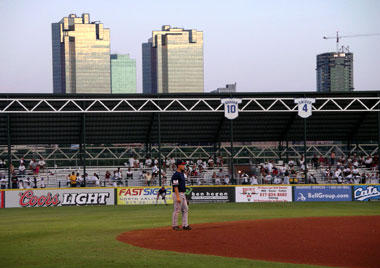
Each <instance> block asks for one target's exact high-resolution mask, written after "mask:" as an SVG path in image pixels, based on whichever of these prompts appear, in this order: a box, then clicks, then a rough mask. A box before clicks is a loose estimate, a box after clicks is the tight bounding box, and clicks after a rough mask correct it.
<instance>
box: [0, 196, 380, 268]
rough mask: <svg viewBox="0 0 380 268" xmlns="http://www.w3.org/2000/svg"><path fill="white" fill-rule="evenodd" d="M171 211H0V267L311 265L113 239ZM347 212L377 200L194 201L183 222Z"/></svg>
mask: <svg viewBox="0 0 380 268" xmlns="http://www.w3.org/2000/svg"><path fill="white" fill-rule="evenodd" d="M171 213H172V206H157V207H156V206H103V207H99V206H98V207H52V208H16V209H11V208H9V209H1V210H0V267H162V268H164V267H176V268H178V267H179V268H183V267H263V268H266V267H275V268H280V267H317V266H307V265H294V264H284V263H273V262H263V261H252V260H246V259H237V258H224V257H216V256H206V255H194V254H183V253H175V252H168V251H156V250H147V249H142V248H137V247H133V246H130V245H127V244H125V243H121V242H119V241H117V240H116V239H115V238H116V236H117V235H118V234H120V233H123V232H125V231H128V230H133V229H143V228H153V227H160V226H170V224H171V223H170V221H171ZM351 215H380V202H342V203H340V202H337V203H333V202H330V203H327V202H326V203H322V202H321V203H245V204H244V203H241V204H233V203H230V204H199V205H195V204H194V205H191V206H190V216H189V220H190V224H194V223H204V222H218V221H233V220H248V219H263V218H277V217H279V218H281V217H287V218H288V217H314V216H351ZM151 239H154V237H152V238H151ZM184 246H186V241H184ZM242 246H243V245H242ZM236 250H239V249H236Z"/></svg>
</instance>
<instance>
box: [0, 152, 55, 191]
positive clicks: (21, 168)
mask: <svg viewBox="0 0 380 268" xmlns="http://www.w3.org/2000/svg"><path fill="white" fill-rule="evenodd" d="M46 168H47V166H46V162H45V160H44V159H43V158H42V157H41V158H40V159H39V160H38V161H37V160H36V159H35V158H32V159H31V161H30V162H29V164H28V165H26V161H25V160H24V157H22V158H21V159H20V161H19V164H18V168H17V169H16V168H15V167H14V165H13V164H12V163H11V164H10V165H9V172H10V175H11V177H10V178H11V179H10V183H11V184H10V187H8V188H11V189H31V188H46V185H47V181H48V179H49V178H48V177H46V178H44V177H41V176H39V175H40V171H41V170H45V169H46ZM7 169H8V166H7V163H6V161H5V160H4V159H1V160H0V171H1V170H3V173H1V172H0V187H1V189H6V188H7V184H8V180H7V179H6V176H5V173H6V170H7Z"/></svg>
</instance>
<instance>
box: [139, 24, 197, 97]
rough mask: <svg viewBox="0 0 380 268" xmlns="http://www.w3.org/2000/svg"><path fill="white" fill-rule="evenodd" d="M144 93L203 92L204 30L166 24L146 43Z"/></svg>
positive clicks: (143, 51)
mask: <svg viewBox="0 0 380 268" xmlns="http://www.w3.org/2000/svg"><path fill="white" fill-rule="evenodd" d="M142 57H143V93H203V91H204V72H203V66H204V61H203V32H202V31H199V29H183V28H179V27H172V26H170V25H163V26H162V28H161V30H155V31H153V33H152V37H151V38H149V39H148V42H147V43H143V44H142Z"/></svg>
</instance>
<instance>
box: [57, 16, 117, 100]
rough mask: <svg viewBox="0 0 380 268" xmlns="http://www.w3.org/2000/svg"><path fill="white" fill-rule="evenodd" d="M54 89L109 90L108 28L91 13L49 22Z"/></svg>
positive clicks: (101, 91) (79, 91)
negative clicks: (93, 19) (92, 19)
mask: <svg viewBox="0 0 380 268" xmlns="http://www.w3.org/2000/svg"><path fill="white" fill-rule="evenodd" d="M51 27H52V52H53V53H52V65H53V92H54V93H111V79H110V72H111V68H110V30H109V29H108V28H104V25H103V24H102V23H94V22H92V21H91V19H90V14H88V13H83V14H82V15H80V16H77V15H76V14H70V15H69V16H67V17H63V18H62V19H61V20H60V21H59V22H56V23H52V26H51Z"/></svg>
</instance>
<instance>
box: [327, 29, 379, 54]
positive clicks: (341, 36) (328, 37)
mask: <svg viewBox="0 0 380 268" xmlns="http://www.w3.org/2000/svg"><path fill="white" fill-rule="evenodd" d="M374 35H380V33H375V34H357V35H339V31H337V32H336V36H324V37H323V39H335V38H336V53H339V49H340V47H339V42H340V39H342V38H348V37H361V36H374ZM344 49H345V47H344V46H342V52H343V50H344ZM346 49H347V50H348V47H347V48H346Z"/></svg>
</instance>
